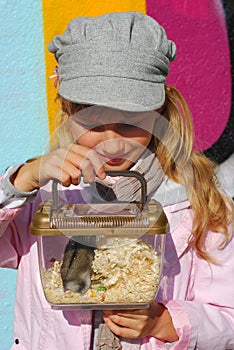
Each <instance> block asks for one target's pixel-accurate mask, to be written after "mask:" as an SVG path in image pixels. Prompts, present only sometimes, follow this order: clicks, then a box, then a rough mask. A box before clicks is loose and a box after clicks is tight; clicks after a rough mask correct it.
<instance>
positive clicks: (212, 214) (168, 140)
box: [156, 86, 233, 262]
mask: <svg viewBox="0 0 234 350" xmlns="http://www.w3.org/2000/svg"><path fill="white" fill-rule="evenodd" d="M161 114H163V116H164V117H165V118H166V119H167V121H168V122H169V124H170V126H171V127H170V128H167V129H166V130H164V131H162V135H161V137H160V140H158V139H157V140H156V149H157V151H156V152H157V157H158V159H159V161H160V163H161V166H162V168H163V170H164V173H165V174H166V175H167V176H168V177H169V178H171V179H172V180H174V181H175V182H177V183H181V184H183V185H184V186H185V187H186V189H187V193H188V196H189V200H190V203H191V207H192V210H193V226H192V232H191V235H190V237H189V245H190V247H192V248H194V249H195V250H196V251H197V254H198V255H199V257H201V258H203V259H205V260H207V261H212V262H215V260H214V259H213V258H212V257H211V256H210V255H209V254H208V253H207V251H206V250H205V245H204V243H205V238H206V234H207V231H208V230H211V231H214V232H222V233H223V234H224V240H223V243H222V245H221V246H224V245H225V243H226V242H227V241H228V239H229V232H228V225H229V223H230V221H231V211H230V209H229V208H231V209H232V208H233V203H232V201H231V200H230V199H229V198H225V195H224V194H222V193H221V191H220V188H219V181H218V179H217V176H216V164H215V163H214V162H212V161H211V160H210V159H208V158H207V157H205V156H204V155H203V154H201V153H198V152H196V151H194V150H193V140H194V135H193V127H192V119H191V113H190V111H189V108H188V106H187V104H186V102H185V100H184V98H183V97H182V95H181V94H180V92H179V91H178V90H177V89H176V88H174V87H169V86H167V87H166V99H165V104H164V106H163V110H162V111H161ZM178 135H179V136H180V137H178ZM227 205H228V206H229V208H228V206H227Z"/></svg>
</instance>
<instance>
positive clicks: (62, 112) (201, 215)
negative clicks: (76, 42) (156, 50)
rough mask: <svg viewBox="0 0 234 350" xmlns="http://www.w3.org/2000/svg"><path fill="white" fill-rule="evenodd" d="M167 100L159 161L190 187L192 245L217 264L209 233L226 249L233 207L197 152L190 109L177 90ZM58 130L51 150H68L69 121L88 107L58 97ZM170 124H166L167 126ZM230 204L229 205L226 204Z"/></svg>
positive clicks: (158, 122)
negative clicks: (219, 237) (209, 245)
mask: <svg viewBox="0 0 234 350" xmlns="http://www.w3.org/2000/svg"><path fill="white" fill-rule="evenodd" d="M165 92H166V98H165V103H164V106H163V107H162V109H161V110H160V111H159V112H160V114H161V115H162V118H158V119H156V125H155V129H157V135H156V136H155V137H154V142H155V149H156V154H157V158H158V160H159V162H160V164H161V166H162V169H163V171H164V173H165V174H166V175H167V176H168V177H169V178H170V179H172V180H173V181H175V182H177V183H180V184H182V185H184V186H185V187H186V190H187V193H188V196H189V200H190V204H191V207H192V210H193V225H192V232H191V234H190V237H189V238H188V244H189V246H190V247H191V248H193V249H195V250H196V252H197V254H198V256H199V257H200V258H202V259H204V260H207V261H210V262H215V259H214V258H213V257H211V256H210V255H209V254H208V252H207V251H206V249H205V239H206V235H207V232H208V230H211V231H214V232H221V233H223V234H224V239H223V243H222V245H221V246H220V247H222V246H224V245H225V243H226V242H227V241H228V239H229V232H228V224H229V222H230V220H231V214H230V212H231V210H230V209H229V208H233V203H232V201H231V200H230V199H229V198H225V195H224V194H222V193H221V191H220V189H219V182H218V180H217V176H216V165H215V164H214V163H213V162H212V161H211V160H210V159H208V158H207V157H205V156H204V155H203V154H201V153H198V152H196V151H194V150H193V140H194V135H193V126H192V118H191V113H190V111H189V108H188V106H187V104H186V102H185V100H184V98H183V97H182V95H181V94H180V93H179V91H178V90H177V89H176V88H174V87H170V86H167V87H166V88H165ZM58 100H59V101H60V106H61V108H60V109H59V113H58V118H57V123H58V128H57V129H56V133H55V134H54V136H53V138H52V143H51V147H52V148H53V149H55V148H57V147H64V146H65V145H66V144H70V143H71V142H73V141H74V140H72V137H71V135H70V133H69V130H68V129H69V128H67V126H65V127H64V125H66V121H67V120H68V118H69V116H71V115H73V114H74V113H76V112H78V111H79V110H81V109H82V108H84V107H87V106H83V105H80V104H76V103H73V102H70V101H67V100H66V99H64V98H62V97H61V96H58ZM165 121H166V122H165ZM226 203H227V204H226ZM227 205H228V206H229V208H228V206H227Z"/></svg>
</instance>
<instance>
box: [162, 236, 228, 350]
mask: <svg viewBox="0 0 234 350" xmlns="http://www.w3.org/2000/svg"><path fill="white" fill-rule="evenodd" d="M222 239H223V236H222V235H221V234H218V233H215V232H209V234H208V236H207V250H208V252H209V253H210V254H211V255H212V257H214V258H215V259H216V263H215V264H212V263H208V262H207V261H205V260H203V259H200V258H199V257H198V256H197V255H196V253H195V252H192V255H193V258H192V268H191V274H190V282H189V285H188V290H189V291H188V293H187V295H186V297H185V298H184V299H185V300H182V299H179V298H178V299H177V298H175V299H174V300H168V301H167V302H165V303H164V304H165V306H166V307H167V308H168V310H169V312H170V314H171V317H172V321H173V324H174V326H175V328H176V331H177V334H178V335H179V340H178V342H175V343H173V344H170V343H168V344H167V348H169V349H174V350H182V349H191V350H192V349H199V350H207V349H217V350H227V349H228V350H231V349H232V350H233V349H234V283H233V277H234V254H233V252H234V237H233V233H232V235H231V237H230V239H229V241H228V242H227V244H226V245H225V246H224V247H222V248H220V247H219V245H220V244H221V242H222ZM180 281H181V287H182V283H183V279H181V280H180Z"/></svg>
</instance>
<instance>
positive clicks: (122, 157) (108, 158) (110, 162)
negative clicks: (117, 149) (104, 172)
mask: <svg viewBox="0 0 234 350" xmlns="http://www.w3.org/2000/svg"><path fill="white" fill-rule="evenodd" d="M100 156H101V157H102V159H103V160H104V161H105V163H106V164H108V165H121V164H122V163H123V162H124V161H125V160H126V159H127V157H126V155H120V156H118V157H113V158H112V157H111V156H106V155H104V154H100Z"/></svg>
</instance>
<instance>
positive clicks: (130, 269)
mask: <svg viewBox="0 0 234 350" xmlns="http://www.w3.org/2000/svg"><path fill="white" fill-rule="evenodd" d="M61 265H62V261H54V262H52V267H51V268H49V269H48V270H44V272H43V279H44V291H45V295H46V298H47V300H48V301H49V302H51V303H53V304H80V303H95V304H96V303H117V304H118V303H127V304H128V303H138V302H139V303H147V302H150V301H151V300H153V299H154V297H155V294H156V291H157V287H158V284H159V278H160V258H159V257H158V256H157V253H156V252H155V250H154V249H153V247H152V246H151V245H150V244H148V243H146V242H144V241H142V240H140V239H139V240H128V241H126V242H124V244H121V245H120V244H119V245H118V244H116V242H113V240H112V241H110V242H109V244H107V245H106V247H102V249H95V257H94V261H93V274H92V277H91V286H90V288H89V289H88V291H87V292H86V293H85V294H83V295H81V294H79V293H76V292H73V291H70V290H67V291H64V289H63V284H62V278H61V275H60V267H61ZM100 286H101V288H100Z"/></svg>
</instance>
